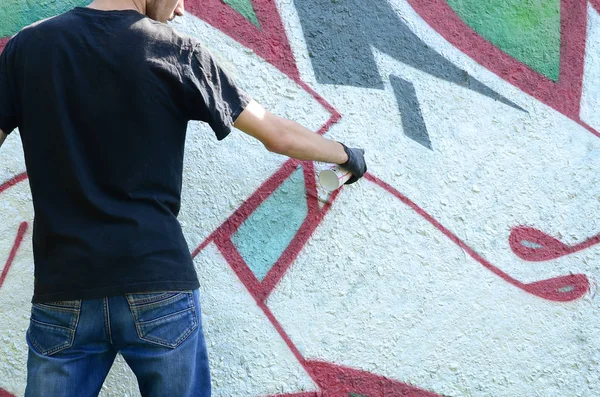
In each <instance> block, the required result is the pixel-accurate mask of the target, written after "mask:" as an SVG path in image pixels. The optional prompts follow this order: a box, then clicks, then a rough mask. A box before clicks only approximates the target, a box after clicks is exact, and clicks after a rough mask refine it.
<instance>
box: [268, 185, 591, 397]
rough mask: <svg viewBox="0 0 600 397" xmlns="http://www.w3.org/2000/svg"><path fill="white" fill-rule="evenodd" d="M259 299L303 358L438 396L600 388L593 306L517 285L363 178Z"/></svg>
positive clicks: (578, 392)
mask: <svg viewBox="0 0 600 397" xmlns="http://www.w3.org/2000/svg"><path fill="white" fill-rule="evenodd" d="M365 203H366V204H365ZM373 203H376V204H375V205H373ZM324 246H328V247H329V248H330V249H327V250H324V249H323V247H324ZM596 263H598V262H596ZM594 267H595V271H593V272H591V269H590V273H591V275H592V276H595V277H598V276H600V270H599V269H598V268H597V265H591V266H590V268H594ZM267 303H268V306H269V308H271V309H272V311H273V313H274V314H275V316H276V317H277V319H278V320H279V321H280V322H281V324H282V326H283V328H284V329H285V330H286V332H288V335H289V336H290V338H291V339H292V341H293V342H294V343H295V344H296V346H297V347H298V348H299V350H300V351H301V353H302V354H303V355H304V356H305V357H306V358H307V359H318V360H323V361H327V362H333V363H336V364H340V365H345V366H349V367H352V368H357V369H361V370H365V371H369V372H373V373H376V374H381V375H384V376H387V377H390V378H392V379H395V380H398V381H402V382H405V383H410V384H413V385H418V386H419V387H422V388H425V389H427V390H431V391H434V392H436V393H439V394H441V395H444V396H456V397H459V396H461V397H462V396H494V397H514V396H588V397H592V396H595V394H594V393H595V392H594V390H596V391H597V386H598V385H600V383H598V382H599V381H600V379H599V378H598V374H599V373H600V366H599V362H598V350H597V346H599V343H600V334H599V333H598V332H597V330H598V328H599V327H600V320H599V319H600V307H598V304H597V301H593V300H591V299H590V298H589V297H587V298H584V299H582V300H580V301H577V302H574V303H570V304H555V303H552V302H548V301H543V300H541V299H538V298H536V297H533V296H531V295H528V294H526V293H524V292H522V291H520V290H519V289H517V288H515V287H513V286H511V285H509V284H508V283H506V282H504V281H503V280H501V279H499V278H498V277H496V276H495V275H493V274H492V273H491V272H489V271H488V270H486V269H485V268H483V267H482V266H481V265H480V264H479V263H478V262H476V261H474V260H473V259H471V258H470V257H468V256H466V255H465V254H464V252H462V250H461V249H460V248H459V247H457V246H456V245H454V244H453V243H452V242H451V241H450V240H449V239H447V238H446V237H445V236H444V235H443V234H442V233H441V232H439V231H438V230H437V229H435V228H434V227H433V226H432V225H431V224H429V223H427V222H425V221H424V219H423V218H422V217H420V216H419V215H418V214H416V213H415V212H414V211H413V210H411V209H410V208H409V207H408V206H406V205H404V204H403V203H401V202H400V201H399V200H397V199H395V198H394V197H393V196H391V195H389V194H387V193H385V192H384V191H383V190H382V189H381V188H379V187H378V186H376V185H374V184H372V183H369V182H360V186H355V187H348V188H347V189H345V190H344V191H343V192H342V194H341V196H340V198H339V201H338V202H336V204H335V206H334V208H333V209H332V211H331V213H330V214H329V215H328V216H327V218H326V220H325V222H324V223H323V224H321V226H320V227H319V229H318V230H317V232H316V233H315V235H314V236H313V237H312V241H311V244H309V245H308V247H307V248H306V250H305V251H304V252H303V253H302V254H301V255H300V257H299V258H298V259H297V261H296V263H295V264H294V266H293V267H292V269H291V270H290V271H289V272H288V273H287V274H286V276H285V278H284V279H283V281H282V282H281V284H280V285H279V287H278V289H277V291H276V292H275V293H274V294H273V295H271V297H270V298H269V300H268V302H267Z"/></svg>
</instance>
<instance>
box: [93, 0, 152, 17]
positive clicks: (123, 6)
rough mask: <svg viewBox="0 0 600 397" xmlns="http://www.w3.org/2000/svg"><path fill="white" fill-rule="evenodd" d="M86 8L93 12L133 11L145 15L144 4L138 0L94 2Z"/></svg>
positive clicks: (98, 0) (102, 0)
mask: <svg viewBox="0 0 600 397" xmlns="http://www.w3.org/2000/svg"><path fill="white" fill-rule="evenodd" d="M87 8H92V9H94V10H103V11H113V10H135V11H138V12H139V13H141V14H144V15H145V14H146V2H145V1H140V0H94V1H93V2H92V3H91V4H90V5H88V6H87Z"/></svg>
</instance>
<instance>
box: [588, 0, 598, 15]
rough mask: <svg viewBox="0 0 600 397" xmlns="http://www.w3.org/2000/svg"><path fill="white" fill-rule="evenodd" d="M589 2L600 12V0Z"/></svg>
mask: <svg viewBox="0 0 600 397" xmlns="http://www.w3.org/2000/svg"><path fill="white" fill-rule="evenodd" d="M589 2H590V4H591V5H592V6H593V7H594V8H595V9H596V11H598V12H600V0H589Z"/></svg>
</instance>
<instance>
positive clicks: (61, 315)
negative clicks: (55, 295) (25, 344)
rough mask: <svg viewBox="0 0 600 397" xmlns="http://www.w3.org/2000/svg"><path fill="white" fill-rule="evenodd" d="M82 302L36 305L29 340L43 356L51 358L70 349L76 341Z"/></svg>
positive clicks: (31, 320) (32, 310) (34, 305)
mask: <svg viewBox="0 0 600 397" xmlns="http://www.w3.org/2000/svg"><path fill="white" fill-rule="evenodd" d="M80 312H81V300H76V301H62V302H50V303H34V304H33V305H32V307H31V319H30V321H29V329H28V330H27V339H28V340H29V342H30V344H31V346H32V347H33V348H34V349H35V350H36V351H37V352H38V353H39V354H41V355H44V356H51V355H53V354H56V353H58V352H60V351H62V350H65V349H68V348H69V347H71V346H72V345H73V341H74V340H75V331H76V330H77V324H78V322H79V314H80Z"/></svg>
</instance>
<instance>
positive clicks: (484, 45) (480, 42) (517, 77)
mask: <svg viewBox="0 0 600 397" xmlns="http://www.w3.org/2000/svg"><path fill="white" fill-rule="evenodd" d="M407 1H408V2H409V3H410V5H411V6H412V7H413V8H414V9H415V11H417V13H419V15H420V16H421V17H422V18H423V19H424V20H425V21H426V22H427V23H428V24H429V25H430V26H431V27H433V28H434V29H435V30H436V31H437V32H438V33H440V34H441V35H442V36H443V37H444V38H445V39H446V40H448V41H449V42H450V43H451V44H452V45H454V46H455V47H457V48H458V49H460V50H461V51H462V52H464V53H465V54H467V55H468V56H470V57H471V58H473V59H474V60H475V61H477V62H478V63H480V64H481V65H483V66H484V67H486V68H487V69H489V70H491V71H492V72H494V73H496V74H497V75H498V76H500V77H501V78H503V79H504V80H506V81H508V82H509V83H511V84H513V85H515V86H516V87H518V88H520V89H521V90H523V91H525V92H526V93H528V94H530V95H532V96H534V97H535V98H537V99H539V100H540V101H542V102H544V103H546V104H548V105H549V106H551V107H552V108H554V109H556V110H557V111H559V112H561V113H563V114H564V115H566V116H568V117H570V118H571V119H572V120H574V121H576V122H577V123H579V124H580V125H582V126H584V127H585V128H586V129H587V130H588V131H590V132H591V133H592V134H594V135H596V136H598V137H600V132H598V131H596V130H595V129H594V128H592V127H590V126H589V125H587V124H586V123H584V122H583V121H582V120H581V118H580V116H579V109H580V103H581V94H582V89H583V87H582V84H583V73H584V62H585V43H586V36H587V30H586V25H587V0H563V1H562V3H561V50H560V52H561V59H560V75H559V80H558V82H554V81H553V80H551V79H549V78H547V77H546V76H543V75H542V74H540V73H538V72H536V71H535V70H533V69H531V68H530V67H528V66H527V65H525V64H523V63H521V62H520V61H518V60H516V59H515V58H513V57H512V56H510V55H508V54H507V53H505V52H503V51H502V50H500V49H499V48H497V47H496V46H494V45H493V44H492V43H491V42H489V41H487V40H486V39H484V38H483V37H481V36H480V35H479V34H478V33H477V32H476V31H475V30H473V29H472V28H471V27H470V26H469V25H467V24H466V23H465V22H464V21H463V20H462V19H461V18H460V17H459V16H458V15H457V14H456V13H455V12H454V10H453V9H452V8H451V7H450V6H449V5H448V3H447V2H446V1H444V0H407ZM598 2H600V1H599V0H596V3H598Z"/></svg>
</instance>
